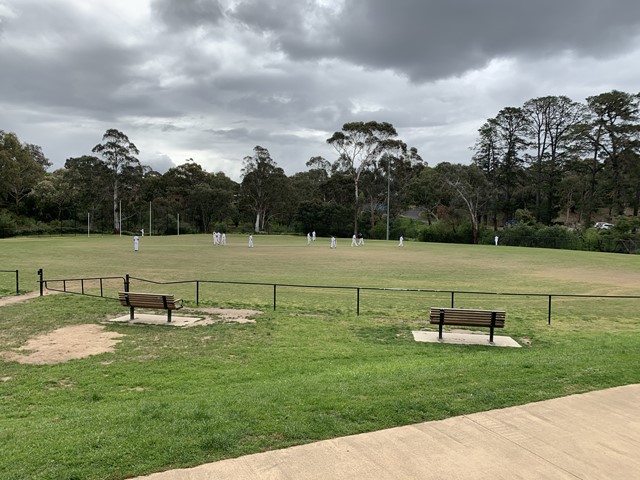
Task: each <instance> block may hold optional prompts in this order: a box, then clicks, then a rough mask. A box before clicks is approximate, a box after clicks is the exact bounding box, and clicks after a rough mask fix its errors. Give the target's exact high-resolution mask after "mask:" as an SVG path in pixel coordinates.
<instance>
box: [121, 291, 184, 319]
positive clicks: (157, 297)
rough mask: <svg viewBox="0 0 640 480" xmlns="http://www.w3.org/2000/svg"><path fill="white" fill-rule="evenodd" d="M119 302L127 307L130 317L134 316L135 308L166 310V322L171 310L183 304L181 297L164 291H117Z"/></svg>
mask: <svg viewBox="0 0 640 480" xmlns="http://www.w3.org/2000/svg"><path fill="white" fill-rule="evenodd" d="M118 297H119V298H120V304H121V305H122V306H125V307H129V311H130V314H131V315H130V317H129V318H130V319H131V320H133V318H134V309H135V308H156V309H159V308H161V309H163V310H166V311H167V322H170V321H171V311H172V310H180V309H181V308H182V307H183V306H184V305H183V304H182V299H180V298H178V299H174V298H173V295H167V294H164V293H136V292H118Z"/></svg>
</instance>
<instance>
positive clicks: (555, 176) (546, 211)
mask: <svg viewBox="0 0 640 480" xmlns="http://www.w3.org/2000/svg"><path fill="white" fill-rule="evenodd" d="M523 113H524V115H525V116H526V118H527V120H528V123H527V135H528V138H529V149H530V151H532V154H531V155H527V157H528V158H529V159H530V163H531V165H532V167H533V175H532V177H533V184H534V189H535V207H534V215H535V218H536V221H538V222H543V223H547V224H549V223H551V222H552V221H553V219H554V218H555V217H556V215H557V214H558V211H559V207H560V199H559V185H560V181H561V177H562V174H563V173H564V167H565V162H566V161H567V160H568V159H569V157H570V155H571V147H572V142H573V140H574V138H575V136H574V129H575V127H576V125H578V124H580V123H581V122H582V121H583V120H584V116H585V107H584V105H582V104H580V103H578V102H574V101H573V100H571V99H570V98H568V97H566V96H559V97H557V96H547V97H539V98H534V99H531V100H528V101H527V102H525V104H524V106H523Z"/></svg>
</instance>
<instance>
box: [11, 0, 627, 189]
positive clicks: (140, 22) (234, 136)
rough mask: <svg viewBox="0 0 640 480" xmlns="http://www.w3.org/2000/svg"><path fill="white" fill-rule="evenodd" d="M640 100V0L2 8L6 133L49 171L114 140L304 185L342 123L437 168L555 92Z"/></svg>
mask: <svg viewBox="0 0 640 480" xmlns="http://www.w3.org/2000/svg"><path fill="white" fill-rule="evenodd" d="M613 89H617V90H622V91H626V92H629V93H637V92H638V91H639V90H640V1H638V0H606V1H603V0H91V1H88V0H0V130H4V131H8V132H14V133H16V134H17V135H18V137H19V138H20V140H21V141H22V142H26V143H33V144H36V145H40V146H41V147H42V148H43V151H44V153H45V155H46V156H47V157H48V158H49V159H50V160H51V161H52V162H53V163H54V167H53V168H60V167H62V166H64V162H65V160H66V159H67V158H69V157H77V156H81V155H86V154H91V149H92V148H93V147H94V146H95V145H96V144H98V143H100V142H101V141H102V135H103V134H104V132H105V131H106V130H107V129H109V128H116V129H118V130H120V131H122V132H123V133H125V134H126V135H127V136H128V137H129V139H130V140H131V141H132V142H134V143H135V144H136V146H137V147H138V149H139V150H140V155H139V158H140V160H141V162H142V163H143V164H145V165H150V166H152V167H153V168H155V169H157V170H159V171H161V172H164V171H166V170H167V169H168V168H170V167H172V166H175V165H180V164H182V163H184V161H185V160H186V159H188V158H193V159H194V160H195V161H196V162H197V163H199V164H200V165H202V166H203V168H204V169H205V170H207V171H208V172H218V171H223V172H225V173H226V174H227V175H228V176H230V177H231V178H233V179H235V180H239V179H240V170H241V168H242V159H243V158H244V157H245V156H247V155H252V154H253V148H254V147H255V146H256V145H260V146H262V147H265V148H267V149H268V150H269V152H270V153H271V156H272V158H273V159H274V160H275V161H276V162H277V164H278V165H279V166H281V167H283V168H284V170H285V172H286V173H287V175H292V174H294V173H296V172H299V171H304V170H306V169H307V168H306V167H305V163H306V161H307V160H309V158H310V157H312V156H316V155H321V156H323V157H325V158H326V159H327V160H330V161H333V160H335V158H336V154H335V151H334V150H332V148H331V147H330V146H329V145H327V144H326V139H327V138H328V137H330V136H331V134H332V133H333V132H335V131H337V130H340V129H341V127H342V125H343V124H344V123H345V122H351V121H370V120H376V121H386V122H390V123H392V124H393V125H394V126H395V127H396V129H397V130H398V133H399V138H400V139H402V140H404V141H405V142H406V143H407V144H408V145H409V146H411V147H416V148H418V151H419V153H420V154H421V155H422V157H423V159H424V160H426V161H427V162H428V164H429V165H431V166H434V165H436V164H437V163H440V162H442V161H447V162H454V163H469V161H470V157H471V154H472V152H471V150H470V148H471V147H472V146H473V144H474V142H475V140H476V137H477V131H478V128H480V127H481V126H482V124H483V123H484V122H485V121H486V120H487V119H488V118H491V117H494V116H496V114H497V113H498V112H499V111H500V110H501V109H502V108H504V107H507V106H521V105H522V104H523V103H524V102H525V101H526V100H529V99H531V98H535V97H540V96H546V95H567V96H569V97H570V98H572V99H573V100H576V101H584V100H585V98H586V97H587V96H591V95H597V94H600V93H604V92H608V91H611V90H613Z"/></svg>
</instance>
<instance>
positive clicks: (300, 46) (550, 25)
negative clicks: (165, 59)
mask: <svg viewBox="0 0 640 480" xmlns="http://www.w3.org/2000/svg"><path fill="white" fill-rule="evenodd" d="M291 3H292V4H295V2H291ZM260 5H262V6H263V7H265V8H266V10H267V11H268V12H269V13H267V15H266V16H265V17H261V16H260V15H259V14H258V12H260V11H261V8H260ZM274 8H275V7H273V3H272V2H270V1H266V0H264V1H262V2H261V1H259V0H252V1H250V2H241V3H240V6H239V7H238V8H237V9H236V11H235V15H236V17H237V18H238V19H240V20H242V21H244V22H245V23H246V24H248V25H250V26H252V27H254V28H256V29H259V30H268V31H269V32H270V33H271V35H272V36H273V38H272V41H273V42H274V43H275V44H277V45H278V46H279V48H281V49H282V51H283V52H285V53H287V54H288V55H289V56H290V57H291V58H293V59H296V60H305V59H319V58H339V59H343V60H345V61H348V62H352V63H355V64H358V65H361V66H364V67H367V68H373V69H393V70H394V71H397V72H399V73H402V74H406V75H407V76H409V77H410V78H412V79H413V80H431V79H437V78H445V77H448V76H452V75H458V74H462V73H464V72H466V71H469V70H473V69H476V68H481V67H484V66H485V65H487V64H488V62H489V61H491V60H492V59H494V58H502V57H506V58H512V57H519V56H523V55H524V56H529V57H532V58H540V57H545V56H549V55H553V54H558V53H561V52H563V51H570V52H573V53H575V54H577V55H578V56H589V57H591V56H595V57H598V56H600V55H610V54H611V53H612V51H613V52H617V51H618V50H619V49H620V48H621V45H623V44H625V43H626V42H627V41H628V39H629V38H630V37H637V36H638V34H639V26H640V2H638V1H637V0H610V1H607V2H603V1H602V0H560V1H559V0H536V1H516V0H482V1H469V0H448V1H441V0H395V1H393V2H391V1H388V0H345V1H344V2H343V4H342V6H341V7H336V8H337V9H334V10H333V11H332V10H330V9H326V8H324V9H318V8H316V9H315V10H314V12H315V13H316V14H317V15H322V18H323V19H324V21H322V22H317V23H316V27H317V30H316V31H313V28H312V29H310V31H306V32H305V31H304V30H303V29H302V28H300V25H301V22H302V21H301V15H300V12H299V11H297V12H296V11H294V12H293V14H292V15H288V14H290V13H292V12H291V10H292V9H294V8H296V7H293V6H289V7H285V6H284V5H283V6H281V8H282V10H281V11H282V13H283V14H285V13H286V14H287V16H288V17H289V21H288V22H286V23H285V22H284V21H280V22H278V21H275V20H272V19H273V18H274V17H275V16H274V14H273V13H271V12H272V11H273V9H274ZM297 8H300V6H299V5H298V7H297ZM247 12H256V13H255V14H254V15H250V14H248V13H247ZM291 18H293V19H297V21H296V22H295V23H294V22H291V21H290V20H291Z"/></svg>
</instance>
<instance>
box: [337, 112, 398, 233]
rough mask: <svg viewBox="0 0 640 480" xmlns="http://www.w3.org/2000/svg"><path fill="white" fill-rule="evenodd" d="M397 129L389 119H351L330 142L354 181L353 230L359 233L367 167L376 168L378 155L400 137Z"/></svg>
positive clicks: (342, 166)
mask: <svg viewBox="0 0 640 480" xmlns="http://www.w3.org/2000/svg"><path fill="white" fill-rule="evenodd" d="M397 135H398V132H396V129H395V128H394V127H393V125H391V124H390V123H387V122H375V121H371V122H350V123H345V124H344V125H343V126H342V131H340V132H335V133H334V134H333V135H332V136H331V137H330V138H328V139H327V143H328V144H329V145H331V146H332V147H333V148H334V149H335V150H336V152H337V153H338V155H339V157H338V161H337V163H338V166H339V168H340V170H342V171H344V172H345V173H347V174H348V175H349V176H350V177H351V179H352V181H353V187H354V188H353V193H354V207H355V208H354V210H355V216H354V220H353V232H354V233H358V218H359V216H360V212H361V205H362V202H361V198H360V181H361V178H362V175H363V173H364V172H365V170H367V169H369V168H371V167H373V166H374V165H375V162H376V160H377V158H378V157H379V156H380V155H382V154H383V153H384V152H385V148H386V147H387V146H388V145H389V143H388V142H389V141H390V140H392V139H393V138H395V137H397Z"/></svg>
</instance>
